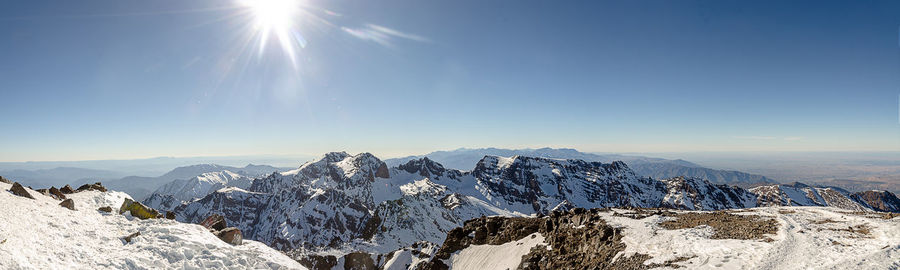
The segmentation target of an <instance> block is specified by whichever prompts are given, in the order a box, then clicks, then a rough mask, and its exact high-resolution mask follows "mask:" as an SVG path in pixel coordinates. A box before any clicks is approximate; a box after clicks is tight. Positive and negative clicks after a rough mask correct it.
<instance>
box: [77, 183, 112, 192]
mask: <svg viewBox="0 0 900 270" xmlns="http://www.w3.org/2000/svg"><path fill="white" fill-rule="evenodd" d="M85 190H96V191H100V192H106V187H104V186H103V185H102V184H100V182H97V183H93V184H84V185H81V186H80V187H78V191H85Z"/></svg>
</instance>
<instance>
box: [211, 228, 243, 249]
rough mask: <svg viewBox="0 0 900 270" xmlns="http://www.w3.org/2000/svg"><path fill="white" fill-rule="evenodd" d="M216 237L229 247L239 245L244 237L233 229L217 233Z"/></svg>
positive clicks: (239, 231)
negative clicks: (229, 245)
mask: <svg viewBox="0 0 900 270" xmlns="http://www.w3.org/2000/svg"><path fill="white" fill-rule="evenodd" d="M215 234H216V236H217V237H219V239H222V241H225V243H229V244H231V245H235V246H236V245H240V244H241V243H243V241H244V236H243V234H242V233H241V230H239V229H238V228H235V227H228V228H225V229H223V230H221V231H217V232H216V233H215Z"/></svg>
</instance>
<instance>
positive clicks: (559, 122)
mask: <svg viewBox="0 0 900 270" xmlns="http://www.w3.org/2000/svg"><path fill="white" fill-rule="evenodd" d="M304 5H305V6H306V8H305V10H307V12H306V13H303V14H301V16H298V18H297V19H296V21H297V28H298V29H297V30H298V33H299V34H300V35H302V37H303V39H304V40H305V41H306V44H305V45H306V46H305V47H303V48H300V49H299V50H298V51H297V58H296V67H295V66H294V65H293V64H292V63H291V61H290V59H289V58H288V57H287V55H286V54H285V53H284V52H282V51H281V50H280V48H279V47H278V46H277V42H274V41H273V40H271V41H270V42H269V43H268V45H267V46H266V47H265V50H264V53H262V54H258V50H257V49H256V48H255V47H254V46H255V45H256V44H257V43H256V40H253V39H251V38H250V37H251V36H250V35H251V34H253V32H252V31H250V30H251V27H249V24H250V23H249V21H248V20H247V18H245V16H239V15H236V14H242V13H241V12H242V8H241V7H240V6H239V5H237V4H235V3H231V2H228V1H206V0H200V1H4V2H2V3H0V36H2V38H0V101H2V105H0V115H2V117H0V128H2V130H3V131H2V132H0V161H24V160H79V159H115V158H140V157H153V156H203V155H248V154H299V153H304V154H318V153H321V152H325V151H334V150H347V151H350V152H360V151H371V152H375V153H376V154H380V155H382V156H385V157H389V156H400V155H406V154H419V153H424V152H429V151H433V150H445V149H455V148H458V147H487V146H495V147H511V148H520V147H542V146H557V147H573V148H578V149H579V150H582V151H592V152H666V151H850V150H853V151H878V150H893V151H898V150H900V119H898V113H900V111H898V103H900V44H898V41H900V36H898V31H900V2H897V1H834V2H830V1H412V0H404V1H399V0H396V1H395V0H389V1H349V0H339V1H324V0H308V1H305V2H304ZM367 25H377V26H383V27H387V28H390V29H394V30H396V31H399V32H402V33H404V34H406V35H408V36H414V37H417V38H403V37H399V36H393V37H392V38H386V39H385V40H384V41H386V42H387V43H378V42H373V41H372V40H366V39H361V38H358V37H356V36H354V35H351V34H349V32H348V31H347V29H355V30H361V29H362V30H365V29H367ZM248 41H249V43H248Z"/></svg>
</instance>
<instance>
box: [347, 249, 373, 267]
mask: <svg viewBox="0 0 900 270" xmlns="http://www.w3.org/2000/svg"><path fill="white" fill-rule="evenodd" d="M375 269H377V267H375V261H374V260H372V257H371V256H369V253H365V252H354V253H350V254H347V255H345V256H344V270H375Z"/></svg>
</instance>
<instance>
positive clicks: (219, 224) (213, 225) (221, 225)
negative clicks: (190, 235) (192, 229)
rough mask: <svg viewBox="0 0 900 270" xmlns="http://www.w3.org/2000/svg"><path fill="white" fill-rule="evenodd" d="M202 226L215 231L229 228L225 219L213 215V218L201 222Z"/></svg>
mask: <svg viewBox="0 0 900 270" xmlns="http://www.w3.org/2000/svg"><path fill="white" fill-rule="evenodd" d="M200 226H203V227H205V228H207V229H210V230H213V231H221V230H224V229H225V228H226V227H228V225H227V224H225V218H224V217H222V216H220V215H218V214H212V215H211V216H209V217H207V218H206V219H204V220H203V222H200Z"/></svg>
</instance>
